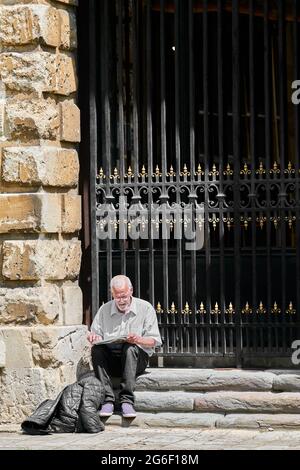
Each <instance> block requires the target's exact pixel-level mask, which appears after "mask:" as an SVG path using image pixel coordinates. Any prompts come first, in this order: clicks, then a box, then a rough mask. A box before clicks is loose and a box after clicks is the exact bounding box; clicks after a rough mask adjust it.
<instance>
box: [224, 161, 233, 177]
mask: <svg viewBox="0 0 300 470" xmlns="http://www.w3.org/2000/svg"><path fill="white" fill-rule="evenodd" d="M223 173H224V175H226V176H232V175H233V170H232V169H231V167H230V164H229V163H227V166H226V170H224V171H223Z"/></svg>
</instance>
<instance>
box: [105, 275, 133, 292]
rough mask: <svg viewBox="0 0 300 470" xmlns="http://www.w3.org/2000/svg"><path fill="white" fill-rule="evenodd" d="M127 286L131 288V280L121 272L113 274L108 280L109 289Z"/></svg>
mask: <svg viewBox="0 0 300 470" xmlns="http://www.w3.org/2000/svg"><path fill="white" fill-rule="evenodd" d="M124 285H125V286H127V287H128V288H129V289H132V284H131V280H130V279H129V277H127V276H123V274H118V275H117V276H114V277H113V278H112V280H111V281H110V289H111V290H112V289H121V288H122V287H124Z"/></svg>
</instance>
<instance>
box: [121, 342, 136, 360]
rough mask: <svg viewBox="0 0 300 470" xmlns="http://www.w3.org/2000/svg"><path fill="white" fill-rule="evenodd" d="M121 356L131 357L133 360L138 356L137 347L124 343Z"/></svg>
mask: <svg viewBox="0 0 300 470" xmlns="http://www.w3.org/2000/svg"><path fill="white" fill-rule="evenodd" d="M123 354H124V355H125V356H126V357H128V356H133V357H135V358H137V357H138V355H139V347H138V346H137V345H136V344H130V343H126V344H125V345H124V347H123Z"/></svg>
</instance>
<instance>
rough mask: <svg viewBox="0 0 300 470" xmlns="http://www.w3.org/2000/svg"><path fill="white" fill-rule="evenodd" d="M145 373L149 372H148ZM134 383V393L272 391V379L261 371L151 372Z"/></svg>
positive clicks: (158, 370) (271, 375)
mask: <svg viewBox="0 0 300 470" xmlns="http://www.w3.org/2000/svg"><path fill="white" fill-rule="evenodd" d="M147 371H148V370H147ZM147 371H146V374H143V375H141V376H140V377H138V379H137V390H156V391H159V390H162V391H163V390H188V391H192V390H194V391H195V390H197V391H213V390H214V391H217V390H239V391H247V390H248V391H250V390H252V391H256V390H257V391H258V390H261V391H268V390H272V384H273V380H274V378H275V376H274V375H273V374H271V373H268V372H264V371H243V370H237V369H235V370H227V371H219V370H214V369H190V370H187V369H151V371H150V370H149V373H147Z"/></svg>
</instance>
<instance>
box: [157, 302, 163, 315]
mask: <svg viewBox="0 0 300 470" xmlns="http://www.w3.org/2000/svg"><path fill="white" fill-rule="evenodd" d="M156 311H157V313H163V310H162V308H161V303H160V302H159V301H158V302H157V306H156Z"/></svg>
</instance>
